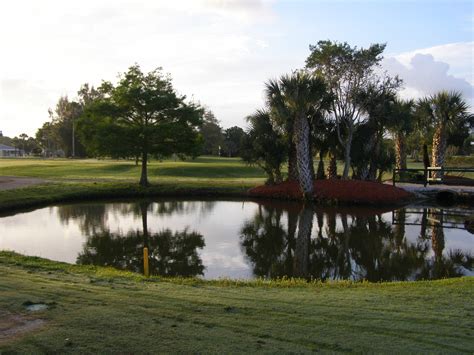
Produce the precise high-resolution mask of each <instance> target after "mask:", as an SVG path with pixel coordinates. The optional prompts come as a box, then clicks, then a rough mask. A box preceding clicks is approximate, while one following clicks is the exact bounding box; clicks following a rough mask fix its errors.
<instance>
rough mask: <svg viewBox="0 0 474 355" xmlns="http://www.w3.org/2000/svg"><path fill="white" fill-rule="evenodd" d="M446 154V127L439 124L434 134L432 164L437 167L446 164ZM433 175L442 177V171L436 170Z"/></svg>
mask: <svg viewBox="0 0 474 355" xmlns="http://www.w3.org/2000/svg"><path fill="white" fill-rule="evenodd" d="M445 155H446V127H445V125H444V124H439V125H438V126H437V127H436V130H435V132H434V135H433V151H432V156H431V164H432V165H433V166H435V167H443V166H444V158H445ZM433 177H435V178H442V177H443V174H442V173H441V172H434V173H433Z"/></svg>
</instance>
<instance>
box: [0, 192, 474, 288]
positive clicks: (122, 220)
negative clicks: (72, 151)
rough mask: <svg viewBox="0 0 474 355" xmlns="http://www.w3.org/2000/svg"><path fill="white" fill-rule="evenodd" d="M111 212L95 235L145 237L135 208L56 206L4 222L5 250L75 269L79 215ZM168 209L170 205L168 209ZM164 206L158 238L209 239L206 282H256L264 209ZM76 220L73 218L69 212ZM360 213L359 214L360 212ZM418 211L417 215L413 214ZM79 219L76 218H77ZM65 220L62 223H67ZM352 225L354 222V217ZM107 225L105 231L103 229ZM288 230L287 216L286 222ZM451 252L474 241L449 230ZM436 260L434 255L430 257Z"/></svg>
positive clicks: (410, 237)
mask: <svg viewBox="0 0 474 355" xmlns="http://www.w3.org/2000/svg"><path fill="white" fill-rule="evenodd" d="M92 206H94V208H97V207H99V208H105V209H104V211H105V213H104V216H103V218H98V220H92V221H89V222H88V223H89V224H90V225H89V233H90V231H91V230H94V231H95V229H101V228H102V229H103V228H104V227H105V229H108V230H110V232H112V233H117V234H126V233H128V232H131V231H142V217H141V214H140V209H139V208H138V205H137V204H135V203H108V204H105V205H103V204H99V203H97V204H92V203H91V204H78V205H65V206H54V207H47V208H42V209H38V210H35V211H31V212H26V213H19V214H16V215H14V216H9V217H3V218H1V219H0V250H2V249H4V250H14V251H16V252H19V253H22V254H25V255H35V256H41V257H44V258H48V259H52V260H58V261H64V262H68V263H75V262H76V259H77V256H78V254H79V253H81V252H82V251H83V249H84V245H85V242H86V240H87V236H86V235H85V234H86V233H85V232H84V223H85V222H84V215H81V214H80V213H77V211H76V209H77V208H82V209H83V211H84V210H87V209H88V208H89V207H92ZM165 206H166V203H165ZM157 208H158V205H157V204H151V206H150V208H149V210H148V211H149V212H148V221H147V222H148V231H149V232H150V234H151V233H157V232H160V231H162V230H164V229H170V230H172V231H182V230H184V229H186V228H187V229H188V231H189V232H192V231H196V232H198V233H199V234H202V235H203V236H204V239H205V247H204V248H203V249H199V250H198V254H199V256H200V258H201V259H202V263H203V265H204V266H205V271H204V277H205V278H211V279H213V278H219V277H230V278H251V277H252V275H253V271H252V265H251V263H250V261H249V260H248V258H247V256H246V255H245V253H244V250H243V248H242V246H241V240H240V231H241V229H242V226H243V224H244V223H245V222H246V221H251V220H252V219H253V218H254V217H255V215H256V213H258V209H259V206H258V204H257V203H255V202H238V201H221V202H209V201H208V202H206V201H204V202H202V201H190V202H182V203H181V205H180V208H178V209H177V210H175V211H174V212H172V213H161V214H160V213H159V212H158V211H157ZM68 209H69V212H70V215H67V212H68ZM356 210H357V209H354V211H356ZM412 210H413V209H412ZM75 213H76V214H75ZM61 215H62V220H61V218H60V217H61ZM320 215H322V216H323V221H324V226H323V237H324V238H327V235H326V231H325V230H326V227H327V225H328V216H327V215H324V212H323V214H321V213H320ZM420 219H421V214H418V215H411V214H409V213H408V214H407V221H408V222H417V221H418V222H419V221H420ZM347 220H348V224H349V225H350V224H352V222H353V219H352V218H351V217H349V216H348V218H347ZM382 220H383V221H385V222H387V223H388V224H389V225H390V224H391V221H392V212H388V213H384V214H382ZM313 222H314V224H313V230H312V238H313V239H314V238H317V236H318V221H317V217H316V215H315V217H314V219H313ZM101 224H102V225H101ZM281 224H282V226H283V227H284V229H285V230H286V228H287V217H286V213H284V214H283V216H282V218H281ZM336 230H337V231H338V232H342V231H343V224H342V222H341V219H340V216H339V215H338V216H337V219H336ZM419 234H420V226H410V225H407V226H405V239H406V240H407V241H408V242H409V243H410V244H416V243H418V242H419V239H418V237H419ZM426 235H427V241H428V243H430V244H431V240H430V236H431V228H430V227H428V228H427V234H426ZM444 237H445V247H444V250H443V255H447V254H448V253H449V251H450V250H462V251H464V252H469V253H471V254H474V235H472V234H470V233H468V232H467V231H465V230H459V229H445V230H444ZM427 255H428V256H429V257H433V255H434V253H433V251H432V250H430V252H429V253H428V254H427ZM354 269H356V267H354Z"/></svg>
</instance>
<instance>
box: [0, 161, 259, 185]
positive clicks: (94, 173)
mask: <svg viewBox="0 0 474 355" xmlns="http://www.w3.org/2000/svg"><path fill="white" fill-rule="evenodd" d="M140 169H141V166H140V165H135V163H134V162H132V161H123V160H96V159H83V160H70V159H69V160H68V159H54V160H53V159H51V160H50V159H0V176H2V175H3V176H30V177H38V178H47V179H84V180H91V179H94V180H103V179H107V180H111V179H113V180H118V179H120V180H125V181H138V178H139V177H140ZM148 174H149V179H150V182H152V183H153V182H161V183H165V182H173V183H175V182H196V181H204V182H205V181H206V180H215V181H216V182H217V183H219V182H222V183H224V184H225V183H229V184H242V182H243V181H245V184H246V185H257V184H260V183H262V182H263V181H264V180H265V175H264V173H263V171H262V170H261V169H260V168H258V167H251V166H248V165H246V164H245V163H243V162H242V161H241V160H240V159H238V158H219V157H200V158H197V159H195V160H187V161H180V160H177V161H174V160H164V161H161V162H160V161H156V160H155V161H152V162H151V163H150V164H149V167H148Z"/></svg>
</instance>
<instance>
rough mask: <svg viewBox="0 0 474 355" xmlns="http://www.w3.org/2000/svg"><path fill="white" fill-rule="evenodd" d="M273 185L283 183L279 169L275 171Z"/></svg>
mask: <svg viewBox="0 0 474 355" xmlns="http://www.w3.org/2000/svg"><path fill="white" fill-rule="evenodd" d="M274 175H275V183H277V184H279V183H281V182H282V181H283V178H282V177H281V171H280V169H275V174H274Z"/></svg>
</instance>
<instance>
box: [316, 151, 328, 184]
mask: <svg viewBox="0 0 474 355" xmlns="http://www.w3.org/2000/svg"><path fill="white" fill-rule="evenodd" d="M325 178H326V176H325V174H324V160H323V155H322V154H321V152H320V153H319V163H318V172H317V174H316V179H318V180H324V179H325Z"/></svg>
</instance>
